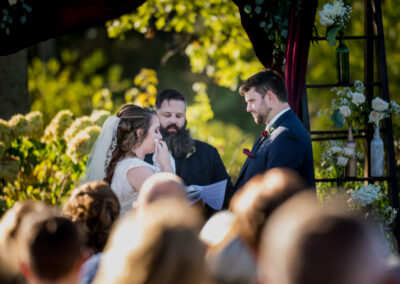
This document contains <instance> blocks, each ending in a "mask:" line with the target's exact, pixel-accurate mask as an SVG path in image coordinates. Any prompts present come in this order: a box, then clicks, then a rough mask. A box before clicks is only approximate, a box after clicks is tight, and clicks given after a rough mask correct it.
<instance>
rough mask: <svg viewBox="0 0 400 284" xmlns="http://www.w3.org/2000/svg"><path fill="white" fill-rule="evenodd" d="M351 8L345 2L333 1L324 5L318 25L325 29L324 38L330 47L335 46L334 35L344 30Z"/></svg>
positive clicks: (340, 0) (343, 0)
mask: <svg viewBox="0 0 400 284" xmlns="http://www.w3.org/2000/svg"><path fill="white" fill-rule="evenodd" d="M351 11H352V8H351V6H350V5H349V4H348V3H347V1H345V0H339V1H335V2H334V3H333V4H330V3H327V4H325V5H324V7H323V8H322V10H321V11H319V12H318V14H319V23H320V24H321V25H322V26H324V27H327V29H326V38H327V40H328V42H329V44H330V45H335V44H336V34H337V33H338V32H339V31H340V32H341V31H343V30H344V29H345V28H346V23H347V22H348V21H349V20H350V14H351Z"/></svg>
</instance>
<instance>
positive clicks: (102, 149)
mask: <svg viewBox="0 0 400 284" xmlns="http://www.w3.org/2000/svg"><path fill="white" fill-rule="evenodd" d="M119 120H120V119H119V117H117V116H115V115H112V116H110V117H108V118H107V119H106V121H105V122H104V123H103V127H102V129H101V132H100V135H99V137H98V138H97V140H96V143H95V144H94V146H93V147H92V150H91V151H90V154H89V158H88V161H87V163H86V168H85V176H84V178H83V179H82V180H81V184H82V183H85V182H89V181H103V179H104V178H105V176H106V169H107V167H108V165H109V164H110V161H111V156H112V152H113V151H114V149H115V146H116V145H117V129H118V124H119Z"/></svg>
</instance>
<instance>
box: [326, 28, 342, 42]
mask: <svg viewBox="0 0 400 284" xmlns="http://www.w3.org/2000/svg"><path fill="white" fill-rule="evenodd" d="M338 31H339V27H333V28H328V29H326V40H327V41H328V43H329V44H330V45H332V46H335V45H336V34H337V33H338Z"/></svg>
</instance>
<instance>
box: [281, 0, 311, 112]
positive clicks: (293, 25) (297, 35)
mask: <svg viewBox="0 0 400 284" xmlns="http://www.w3.org/2000/svg"><path fill="white" fill-rule="evenodd" d="M317 5H318V0H308V1H302V7H301V9H300V11H299V13H298V14H297V15H295V12H294V9H293V12H292V15H291V19H290V22H289V33H288V42H287V45H286V69H285V82H286V86H287V89H288V99H289V105H290V107H291V108H292V110H293V111H294V112H295V113H296V114H297V116H299V117H301V112H302V109H301V98H302V94H303V91H304V87H305V79H306V69H307V60H308V51H309V48H310V41H311V36H312V30H313V26H314V20H315V13H316V10H317Z"/></svg>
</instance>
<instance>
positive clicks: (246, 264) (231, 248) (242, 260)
mask: <svg viewBox="0 0 400 284" xmlns="http://www.w3.org/2000/svg"><path fill="white" fill-rule="evenodd" d="M234 222H235V215H234V214H233V213H232V212H230V211H222V212H218V213H216V214H215V215H213V216H212V217H211V218H210V219H209V220H208V221H207V223H206V224H205V225H204V227H203V229H202V230H201V233H200V239H201V240H202V241H203V242H204V243H205V244H206V245H207V252H206V283H208V284H219V283H221V284H251V283H255V282H254V281H255V280H256V260H255V258H254V255H253V253H252V251H251V250H250V248H249V247H248V245H247V244H246V243H244V242H243V240H242V239H241V238H239V237H238V236H237V233H236V231H235V230H234V228H233V225H234Z"/></svg>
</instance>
